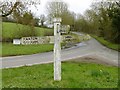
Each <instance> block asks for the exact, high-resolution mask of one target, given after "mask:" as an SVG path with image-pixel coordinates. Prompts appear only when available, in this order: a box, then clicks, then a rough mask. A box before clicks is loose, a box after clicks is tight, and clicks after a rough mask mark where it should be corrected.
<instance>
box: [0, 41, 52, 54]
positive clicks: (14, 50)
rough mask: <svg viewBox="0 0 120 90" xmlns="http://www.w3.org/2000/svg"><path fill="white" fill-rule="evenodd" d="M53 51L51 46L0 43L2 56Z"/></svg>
mask: <svg viewBox="0 0 120 90" xmlns="http://www.w3.org/2000/svg"><path fill="white" fill-rule="evenodd" d="M52 50H53V44H40V45H13V44H12V43H2V54H1V53H0V55H2V56H16V55H30V54H36V53H42V52H48V51H52Z"/></svg>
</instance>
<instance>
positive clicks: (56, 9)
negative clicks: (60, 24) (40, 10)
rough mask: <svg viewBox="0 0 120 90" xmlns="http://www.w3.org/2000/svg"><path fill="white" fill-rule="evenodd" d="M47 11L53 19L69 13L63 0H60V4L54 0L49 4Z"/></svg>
mask: <svg viewBox="0 0 120 90" xmlns="http://www.w3.org/2000/svg"><path fill="white" fill-rule="evenodd" d="M46 10H47V13H48V15H50V16H51V17H53V18H54V17H60V16H61V15H62V14H63V13H65V12H67V11H68V5H67V3H65V2H63V1H61V0H59V2H58V1H56V0H54V1H52V2H48V3H47V6H46Z"/></svg>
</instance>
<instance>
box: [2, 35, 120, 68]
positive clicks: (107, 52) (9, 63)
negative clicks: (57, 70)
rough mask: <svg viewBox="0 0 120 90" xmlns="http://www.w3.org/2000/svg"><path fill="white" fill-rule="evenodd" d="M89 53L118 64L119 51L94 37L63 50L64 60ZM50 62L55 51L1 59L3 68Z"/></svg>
mask: <svg viewBox="0 0 120 90" xmlns="http://www.w3.org/2000/svg"><path fill="white" fill-rule="evenodd" d="M77 34H79V33H77ZM79 35H80V34H79ZM88 55H89V56H90V55H91V56H92V55H93V56H99V58H101V60H104V61H105V62H108V63H111V64H113V65H115V66H118V52H117V51H114V50H111V49H108V48H106V47H104V46H103V45H101V44H100V43H99V42H98V41H96V40H95V39H93V38H91V39H90V40H89V41H85V42H82V43H79V44H77V45H76V46H74V47H71V48H68V49H63V50H62V51H61V57H62V61H64V60H69V59H75V58H79V57H83V56H88ZM50 62H53V52H47V53H39V54H34V55H23V56H12V57H3V58H2V59H0V63H2V68H13V67H20V66H24V65H34V64H43V63H50Z"/></svg>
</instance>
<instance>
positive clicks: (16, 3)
mask: <svg viewBox="0 0 120 90" xmlns="http://www.w3.org/2000/svg"><path fill="white" fill-rule="evenodd" d="M19 4H20V2H15V4H14V6H13V7H12V9H11V10H10V11H9V12H8V13H6V14H2V17H6V16H8V15H10V14H11V13H12V12H13V11H14V10H15V9H16V8H17V6H18V5H19Z"/></svg>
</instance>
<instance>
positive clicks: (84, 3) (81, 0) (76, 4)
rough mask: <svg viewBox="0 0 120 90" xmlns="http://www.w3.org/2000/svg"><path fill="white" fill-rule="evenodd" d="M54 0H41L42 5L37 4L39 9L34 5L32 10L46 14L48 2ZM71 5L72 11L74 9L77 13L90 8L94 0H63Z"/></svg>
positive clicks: (37, 13) (38, 14) (38, 13)
mask: <svg viewBox="0 0 120 90" xmlns="http://www.w3.org/2000/svg"><path fill="white" fill-rule="evenodd" d="M48 1H52V0H41V3H40V5H37V7H38V10H37V9H36V8H34V7H31V10H32V12H34V13H35V14H36V15H37V16H40V15H41V14H46V3H47V2H48ZM63 1H64V2H66V3H67V4H68V6H69V10H70V11H74V12H75V13H81V14H83V12H84V11H85V10H86V9H88V8H90V5H91V3H92V1H93V0H63Z"/></svg>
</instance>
